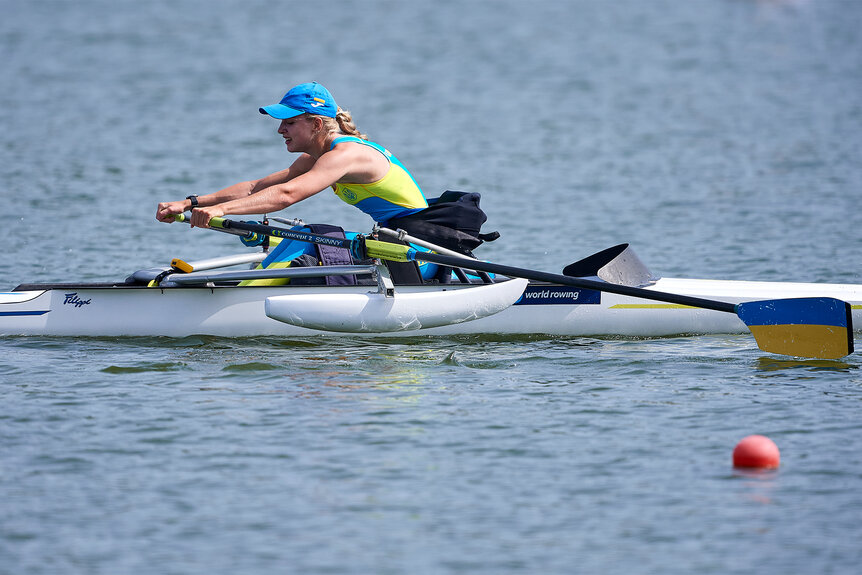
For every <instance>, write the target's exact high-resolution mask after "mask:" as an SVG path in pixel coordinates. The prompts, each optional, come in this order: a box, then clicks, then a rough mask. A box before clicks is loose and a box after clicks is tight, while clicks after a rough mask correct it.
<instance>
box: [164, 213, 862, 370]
mask: <svg viewBox="0 0 862 575" xmlns="http://www.w3.org/2000/svg"><path fill="white" fill-rule="evenodd" d="M177 219H178V220H180V221H184V220H182V219H181V218H180V217H178V218H177ZM209 225H210V227H212V228H217V229H222V230H228V229H232V230H242V231H245V232H249V233H258V234H265V235H270V236H275V237H278V238H283V239H289V240H298V241H302V242H311V243H316V244H323V245H329V246H335V247H340V248H344V249H347V250H350V252H351V254H352V255H353V257H354V258H356V259H364V258H366V257H372V258H380V259H384V260H389V261H396V262H407V261H424V262H430V263H436V264H440V265H444V266H449V267H458V268H463V269H467V270H473V271H477V272H487V273H492V274H500V275H504V276H508V277H518V278H524V279H528V280H532V281H540V282H548V283H554V284H561V285H568V286H572V287H578V288H583V289H591V290H596V291H600V292H607V293H615V294H618V295H624V296H629V297H635V298H640V299H647V300H654V301H662V302H666V303H673V304H679V305H684V306H689V307H695V308H702V309H709V310H714V311H720V312H725V313H733V314H736V315H737V316H738V317H739V319H741V320H742V322H743V323H744V324H745V325H746V326H747V327H748V329H749V330H750V331H751V333H752V335H754V339H755V341H756V342H757V346H758V347H759V348H760V349H762V350H763V351H767V352H770V353H776V354H781V355H790V356H797V357H811V358H818V359H839V358H842V357H844V356H846V355H850V354H851V353H853V322H852V318H851V312H850V304H848V303H847V302H844V301H842V300H839V299H835V298H829V297H807V298H788V299H772V300H760V301H751V302H743V303H737V304H734V303H728V302H723V301H716V300H709V299H703V298H699V297H692V296H686V295H679V294H672V293H667V292H660V291H654V290H648V289H643V288H636V287H631V286H624V285H618V284H611V283H605V282H599V281H595V280H589V279H584V278H575V277H571V276H566V275H560V274H552V273H548V272H542V271H536V270H529V269H524V268H516V267H512V266H506V265H501V264H495V263H491V262H485V261H480V260H474V259H470V258H467V257H463V258H461V257H456V256H452V255H446V254H438V253H434V252H424V251H418V250H416V249H414V248H411V247H410V246H405V245H400V244H393V243H389V242H381V241H378V240H374V239H370V238H368V237H366V236H361V235H360V236H357V237H356V238H354V239H351V240H348V239H340V238H333V237H329V236H321V235H317V234H311V233H307V232H301V231H297V230H288V229H284V228H275V227H272V226H266V225H263V224H258V223H255V222H242V221H240V222H237V221H233V220H228V219H225V218H213V219H211V220H210V222H209Z"/></svg>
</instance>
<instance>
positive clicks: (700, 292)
mask: <svg viewBox="0 0 862 575" xmlns="http://www.w3.org/2000/svg"><path fill="white" fill-rule="evenodd" d="M372 289H373V288H370V287H369V286H349V287H341V286H339V287H327V286H293V287H292V286H274V287H228V286H225V287H203V286H201V287H169V288H148V287H143V286H123V285H118V286H88V285H84V284H82V285H64V286H57V287H53V288H51V289H31V290H28V291H15V292H9V293H0V335H47V336H109V337H113V336H167V337H184V336H189V335H197V334H203V335H214V336H224V337H244V336H257V335H264V336H266V335H269V336H309V335H329V336H333V335H336V336H337V335H339V334H338V333H337V332H331V331H322V330H316V329H309V328H306V327H298V326H296V325H291V324H289V323H285V322H282V321H278V320H276V319H273V318H271V317H268V316H267V314H266V305H265V302H266V301H267V299H268V298H279V297H282V296H286V295H291V296H305V295H312V296H313V295H320V294H330V295H329V296H328V297H334V298H336V299H337V298H338V296H339V295H344V296H349V297H354V296H357V295H358V296H367V295H368V292H369V291H370V290H372ZM446 289H447V290H451V291H455V290H461V289H467V290H469V289H473V288H472V287H470V286H458V285H453V286H447V287H446ZM645 289H653V290H658V291H662V292H669V293H675V294H682V295H693V296H698V297H702V298H707V299H715V300H721V301H727V302H732V303H738V302H741V301H754V300H759V299H774V298H790V297H822V296H825V297H834V298H838V299H841V300H844V301H846V302H848V303H850V304H851V306H852V316H853V320H854V322H855V324H854V325H855V326H856V330H857V331H858V330H859V329H860V326H862V285H849V284H845V285H839V284H805V283H774V282H746V281H717V280H696V279H673V278H663V279H660V280H658V281H657V282H656V283H655V284H654V285H652V286H650V287H648V288H645ZM440 290H441V287H440V286H398V287H397V294H396V296H395V297H399V295H408V294H426V295H428V294H433V293H435V292H437V293H439V291H440ZM747 331H748V330H747V328H746V326H745V325H744V324H743V322H742V321H741V320H740V319H739V318H738V317H737V316H736V315H735V314H732V313H723V312H717V311H709V310H703V309H695V308H688V307H682V306H677V305H673V304H663V303H657V302H654V301H651V300H646V299H641V298H633V297H627V296H620V295H615V294H610V293H600V292H596V291H593V290H584V289H578V288H571V287H566V286H556V285H548V284H530V285H528V286H527V287H526V289H525V292H524V294H523V295H522V297H521V298H520V299H519V300H518V301H517V302H516V303H515V304H514V305H512V306H510V307H507V308H505V309H503V310H502V311H499V312H498V313H494V314H492V315H489V316H487V317H484V318H481V319H475V320H473V321H464V322H462V323H453V324H450V325H438V326H436V327H430V328H429V327H423V328H420V329H416V330H410V331H393V332H391V333H387V334H385V335H387V336H389V337H394V336H417V335H462V334H511V335H528V334H530V335H532V334H547V335H568V336H588V335H590V336H608V335H621V336H642V337H652V336H668V335H677V334H709V333H743V332H747ZM356 335H362V336H373V335H374V334H373V333H361V334H351V337H355V336H356Z"/></svg>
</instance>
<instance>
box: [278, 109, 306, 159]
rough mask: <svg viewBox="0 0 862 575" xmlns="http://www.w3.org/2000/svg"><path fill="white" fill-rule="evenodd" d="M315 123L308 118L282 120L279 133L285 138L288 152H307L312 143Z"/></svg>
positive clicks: (298, 117) (297, 117)
mask: <svg viewBox="0 0 862 575" xmlns="http://www.w3.org/2000/svg"><path fill="white" fill-rule="evenodd" d="M313 127H314V121H313V120H312V119H311V118H308V117H306V116H296V117H295V118H288V119H286V120H282V121H281V124H280V125H279V126H278V133H279V134H281V137H282V138H284V144H285V145H286V146H287V151H288V152H306V151H308V149H309V146H310V145H311V142H312V137H313V135H314V132H313Z"/></svg>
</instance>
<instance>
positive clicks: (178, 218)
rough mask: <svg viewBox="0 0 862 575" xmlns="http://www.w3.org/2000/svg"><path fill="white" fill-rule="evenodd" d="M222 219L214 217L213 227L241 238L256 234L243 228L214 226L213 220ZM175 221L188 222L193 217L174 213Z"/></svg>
mask: <svg viewBox="0 0 862 575" xmlns="http://www.w3.org/2000/svg"><path fill="white" fill-rule="evenodd" d="M220 219H222V218H213V219H212V220H210V227H211V228H212V229H214V230H216V231H217V232H224V233H226V234H232V235H234V236H240V237H241V238H249V237H251V236H252V235H254V234H252V233H251V232H246V231H242V230H231V229H227V228H222V227H218V226H214V225H213V220H220ZM174 221H175V222H183V223H186V224H190V223H192V219H191V218H190V217H189V216H187V215H185V214H174Z"/></svg>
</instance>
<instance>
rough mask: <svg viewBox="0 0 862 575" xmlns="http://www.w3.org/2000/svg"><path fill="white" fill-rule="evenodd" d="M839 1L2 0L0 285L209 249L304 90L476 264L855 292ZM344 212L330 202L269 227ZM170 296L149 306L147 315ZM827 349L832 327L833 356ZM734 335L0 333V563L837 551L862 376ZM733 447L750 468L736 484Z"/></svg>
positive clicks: (597, 565)
mask: <svg viewBox="0 0 862 575" xmlns="http://www.w3.org/2000/svg"><path fill="white" fill-rule="evenodd" d="M860 24H862V3H858V2H855V1H854V0H843V1H842V0H831V1H827V0H824V1H819V2H815V1H813V0H809V1H806V0H783V1H782V0H760V1H758V0H694V1H672V0H656V1H651V2H641V1H640V0H619V1H616V2H599V1H590V0H577V1H571V2H557V1H550V0H536V1H533V2H521V1H515V0H498V1H490V0H487V1H481V0H473V1H466V2H455V1H444V0H439V1H434V2H425V3H419V2H394V1H393V2H389V1H382V0H373V1H367V2H361V1H358V0H357V1H347V0H337V1H333V2H328V3H325V4H310V5H309V4H297V3H273V2H269V3H267V2H261V1H258V0H253V1H245V2H230V1H227V0H217V1H207V2H204V1H202V0H200V1H198V0H188V1H182V2H172V3H169V2H148V3H145V2H131V1H125V0H120V1H116V0H115V1H109V0H80V1H77V2H63V1H38V2H22V1H14V0H0V53H2V55H3V58H2V60H0V61H2V64H0V78H2V86H3V87H2V89H0V128H2V130H0V157H2V162H0V198H2V199H3V200H4V205H5V206H6V211H5V215H4V217H3V220H2V221H3V225H2V226H0V241H2V245H3V248H4V253H3V255H2V256H0V289H3V290H8V289H11V288H13V287H14V286H15V285H17V284H19V283H24V282H50V281H108V280H115V279H120V278H123V277H125V276H126V275H128V274H129V273H130V272H131V271H134V270H135V269H138V268H144V267H150V266H153V265H163V264H165V263H168V262H169V261H170V259H171V258H173V257H183V258H185V259H200V258H204V257H209V256H215V255H220V254H223V253H226V252H229V253H235V252H237V251H240V250H241V249H242V247H241V246H240V244H239V243H238V242H237V241H236V240H235V239H233V238H230V237H226V236H223V235H221V234H214V233H209V232H205V231H201V230H190V229H188V228H182V227H180V226H166V225H163V224H159V223H157V222H156V221H155V219H154V212H155V205H156V203H157V202H158V201H163V200H170V199H177V198H182V197H185V196H187V195H189V194H192V193H207V192H209V191H212V190H215V189H218V188H221V187H224V186H226V185H228V184H230V183H233V182H235V181H239V180H241V179H246V178H250V177H255V176H261V175H264V174H266V173H269V172H272V171H275V170H277V169H280V168H283V167H284V166H285V165H286V163H287V162H289V161H290V157H289V156H288V154H286V153H285V151H284V148H283V144H282V142H281V138H280V137H279V136H278V135H277V134H276V133H275V129H276V126H275V125H274V121H272V120H271V119H269V118H266V117H264V116H261V115H260V114H258V112H257V108H258V106H260V105H264V104H269V103H273V102H275V101H277V100H278V99H279V98H280V97H281V96H282V95H283V93H284V91H286V89H287V88H289V87H290V86H292V85H293V84H296V83H299V82H304V81H310V80H316V81H319V82H321V83H323V84H325V85H326V86H327V87H329V88H330V90H331V91H332V92H333V93H334V95H335V97H336V98H337V100H338V101H339V104H340V105H342V106H343V107H346V108H349V109H350V110H351V111H352V112H353V114H354V117H355V119H356V121H357V124H358V125H359V127H360V128H361V129H362V130H363V131H364V132H367V133H368V134H369V135H370V136H371V137H372V138H373V139H375V140H377V141H379V142H381V143H383V144H384V145H386V146H387V147H388V148H390V149H391V150H392V151H393V152H394V153H395V154H396V155H397V156H398V157H399V158H400V159H401V160H402V161H404V163H405V164H407V165H408V167H409V168H410V169H411V171H412V172H413V173H414V175H415V176H416V178H417V180H418V181H419V183H420V185H422V187H423V189H425V191H426V194H427V195H429V196H433V195H436V194H437V193H439V192H442V191H443V190H445V189H456V190H464V191H478V192H480V193H481V194H482V205H483V207H484V209H485V211H486V212H487V213H488V214H489V218H490V219H489V222H488V224H487V225H486V227H485V230H486V231H490V230H499V231H500V232H501V234H502V237H501V239H500V240H499V241H497V242H495V243H491V244H487V245H485V246H483V247H482V248H480V252H479V255H481V256H482V257H485V258H487V259H489V260H491V261H497V262H501V263H507V264H512V265H519V266H522V267H530V268H534V269H541V270H547V271H559V270H560V269H561V268H562V267H563V266H565V265H566V264H568V263H571V262H572V261H574V260H577V259H579V258H581V257H584V256H586V255H589V254H590V253H592V252H594V251H598V250H600V249H603V248H605V247H608V246H610V245H614V244H616V243H620V242H630V243H631V244H632V245H633V247H634V248H635V250H636V251H637V253H638V254H639V255H640V257H641V259H643V260H644V261H645V262H646V263H647V265H648V266H649V267H650V268H651V269H652V271H653V272H654V273H656V274H658V275H665V276H680V277H715V278H720V279H758V280H769V281H781V280H789V281H822V282H833V283H862V236H860V234H859V231H858V228H859V226H858V224H857V223H856V222H857V221H858V216H857V213H858V204H859V199H860V191H859V185H860V182H862V156H860V154H859V150H860V149H862V130H860V127H862V81H860V75H859V70H860V69H862V38H860V35H859V33H858V30H859V26H860ZM284 215H290V216H299V217H302V218H304V219H305V220H306V221H321V222H328V223H336V224H339V225H343V226H344V227H346V228H351V229H357V230H360V231H364V230H366V229H367V228H368V226H369V224H370V222H368V221H366V220H367V217H366V216H364V215H363V214H361V213H359V212H358V211H356V210H355V209H353V208H350V207H349V206H347V205H344V204H341V203H340V202H339V201H338V200H337V199H336V198H334V197H332V195H331V194H327V193H323V194H319V195H318V196H315V197H314V198H312V199H311V200H309V201H307V202H305V203H303V204H301V205H299V206H295V207H294V208H292V209H291V210H287V211H285V213H284ZM171 320H172V318H165V321H171ZM857 343H858V342H857ZM859 367H860V361H859V353H858V352H857V353H855V354H853V355H851V356H849V357H847V358H845V359H844V360H842V361H800V360H794V359H790V358H786V357H781V356H770V355H768V354H766V353H764V352H761V351H759V350H758V349H757V347H756V346H755V344H754V342H753V340H752V338H750V337H749V336H745V335H733V336H730V335H728V336H710V337H672V338H658V339H627V338H621V339H617V338H600V339H596V338H549V337H534V338H508V337H490V338H475V337H463V338H422V337H419V338H413V339H394V338H393V339H386V338H383V339H375V340H361V341H355V340H353V339H351V338H331V339H317V338H311V337H310V338H274V339H268V338H244V339H240V338H237V339H231V338H212V337H192V338H184V339H169V338H121V339H114V338H111V339H108V338H41V337H11V338H10V337H4V338H2V339H0V510H2V520H0V573H2V574H4V575H5V574H7V573H8V574H10V575H12V574H15V575H17V574H23V573H27V574H29V573H34V574H35V573H51V574H54V573H64V574H66V573H82V574H83V573H86V574H95V573H106V574H107V573H110V574H123V573H135V574H138V573H177V574H199V573H200V574H203V573H207V574H210V573H271V572H285V573H309V574H318V573H362V574H365V573H375V574H376V573H381V574H385V573H429V574H430V573H433V574H436V573H470V574H478V573H488V574H499V573H531V574H532V573H721V574H727V573H749V572H751V571H753V570H756V571H758V572H761V573H782V574H785V573H855V572H856V570H857V569H858V565H859V563H860V561H862V551H860V546H859V541H860V540H862V525H860V522H859V519H858V518H859V515H860V513H862V496H860V494H859V491H858V489H859V487H860V485H862V457H860V449H859V446H860V444H862V424H860V417H859V413H860V399H862V376H860V373H859ZM753 433H760V434H764V435H767V436H769V437H771V438H772V439H773V440H774V441H775V442H776V443H777V444H778V446H779V448H780V449H781V455H782V464H781V467H780V468H779V469H778V470H776V471H772V472H767V473H743V472H740V471H738V470H734V469H733V467H732V466H731V452H732V450H733V447H734V445H735V444H736V442H738V441H739V440H740V439H742V438H743V437H744V436H746V435H749V434H753Z"/></svg>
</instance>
